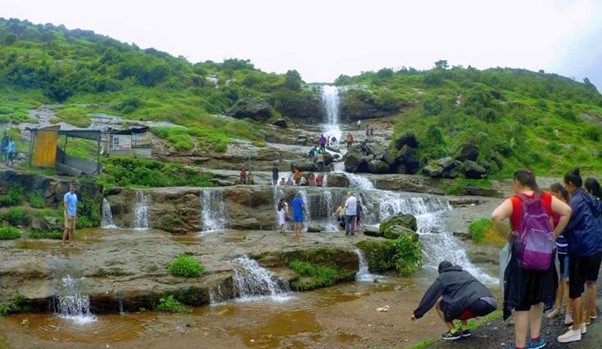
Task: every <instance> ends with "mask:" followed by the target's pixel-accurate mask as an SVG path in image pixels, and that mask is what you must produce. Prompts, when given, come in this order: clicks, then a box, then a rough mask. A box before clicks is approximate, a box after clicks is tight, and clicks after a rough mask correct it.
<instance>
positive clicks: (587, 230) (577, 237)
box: [562, 188, 602, 257]
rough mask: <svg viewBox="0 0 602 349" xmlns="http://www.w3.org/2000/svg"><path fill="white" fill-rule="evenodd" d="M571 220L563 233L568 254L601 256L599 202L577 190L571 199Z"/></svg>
mask: <svg viewBox="0 0 602 349" xmlns="http://www.w3.org/2000/svg"><path fill="white" fill-rule="evenodd" d="M570 206H571V209H572V210H573V212H572V213H571V219H570V220H569V223H568V225H567V226H566V228H565V229H564V231H563V233H562V234H563V235H564V236H565V237H566V238H567V241H568V243H569V254H572V255H575V256H578V257H586V256H593V255H598V254H602V224H601V223H602V220H601V219H600V213H601V211H602V210H601V205H600V202H599V201H598V200H596V199H594V198H593V197H592V196H591V195H589V194H587V193H586V192H585V191H584V190H583V189H581V188H579V189H577V191H575V192H574V193H573V195H572V197H571V202H570Z"/></svg>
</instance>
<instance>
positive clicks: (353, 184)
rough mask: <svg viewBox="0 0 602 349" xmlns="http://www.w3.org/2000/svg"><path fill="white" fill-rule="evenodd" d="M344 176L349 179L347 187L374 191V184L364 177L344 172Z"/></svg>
mask: <svg viewBox="0 0 602 349" xmlns="http://www.w3.org/2000/svg"><path fill="white" fill-rule="evenodd" d="M345 176H347V178H348V179H349V187H350V188H354V189H361V190H374V184H372V182H370V180H369V179H368V178H366V177H364V176H360V175H356V174H354V173H348V172H345Z"/></svg>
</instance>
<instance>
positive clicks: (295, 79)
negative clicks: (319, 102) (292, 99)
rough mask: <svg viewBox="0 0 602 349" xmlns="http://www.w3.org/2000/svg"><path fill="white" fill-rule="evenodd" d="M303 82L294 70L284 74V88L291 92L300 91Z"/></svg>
mask: <svg viewBox="0 0 602 349" xmlns="http://www.w3.org/2000/svg"><path fill="white" fill-rule="evenodd" d="M302 84H303V80H302V79H301V75H300V74H299V72H298V71H296V70H289V71H287V72H286V74H284V87H286V88H288V89H289V90H293V91H301V86H302Z"/></svg>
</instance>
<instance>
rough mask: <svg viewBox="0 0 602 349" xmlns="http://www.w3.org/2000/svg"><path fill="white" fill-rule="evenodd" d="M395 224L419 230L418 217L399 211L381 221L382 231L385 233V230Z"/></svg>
mask: <svg viewBox="0 0 602 349" xmlns="http://www.w3.org/2000/svg"><path fill="white" fill-rule="evenodd" d="M394 225H398V226H401V227H404V228H408V229H410V230H411V231H414V232H415V231H416V230H418V223H417V221H416V217H414V216H412V215H411V214H405V213H398V214H396V215H393V216H389V217H387V218H385V219H384V220H383V221H382V222H381V223H380V233H381V234H383V233H384V231H385V230H388V229H390V227H392V226H394Z"/></svg>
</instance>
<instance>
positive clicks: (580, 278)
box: [569, 254, 602, 299]
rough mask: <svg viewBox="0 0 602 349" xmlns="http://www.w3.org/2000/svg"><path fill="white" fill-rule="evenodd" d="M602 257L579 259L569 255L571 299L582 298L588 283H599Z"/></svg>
mask: <svg viewBox="0 0 602 349" xmlns="http://www.w3.org/2000/svg"><path fill="white" fill-rule="evenodd" d="M601 261H602V255H595V256H587V257H579V256H574V255H570V254H569V298H571V299H575V298H579V297H581V294H583V292H584V291H585V287H584V286H583V285H584V284H585V282H586V281H591V282H594V281H597V280H598V273H599V271H600V262H601Z"/></svg>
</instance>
